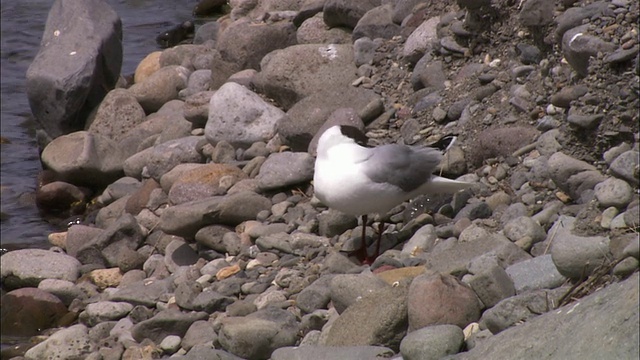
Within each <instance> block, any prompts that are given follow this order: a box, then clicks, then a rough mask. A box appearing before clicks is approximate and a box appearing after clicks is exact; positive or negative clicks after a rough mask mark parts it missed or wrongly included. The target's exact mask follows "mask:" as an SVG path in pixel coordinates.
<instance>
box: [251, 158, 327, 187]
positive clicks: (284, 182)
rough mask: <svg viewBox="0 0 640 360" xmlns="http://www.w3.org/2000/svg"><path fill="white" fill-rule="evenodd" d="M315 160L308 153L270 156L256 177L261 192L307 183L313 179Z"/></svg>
mask: <svg viewBox="0 0 640 360" xmlns="http://www.w3.org/2000/svg"><path fill="white" fill-rule="evenodd" d="M314 163H315V158H314V157H312V156H311V155H309V154H308V153H294V152H281V153H274V154H271V155H270V156H269V157H268V158H267V160H266V161H265V162H264V164H262V166H261V167H260V173H259V174H258V176H256V180H258V187H259V188H260V189H261V190H263V191H269V190H274V189H279V188H284V187H287V186H291V185H296V184H300V183H303V182H308V181H310V180H311V179H312V178H313V170H314Z"/></svg>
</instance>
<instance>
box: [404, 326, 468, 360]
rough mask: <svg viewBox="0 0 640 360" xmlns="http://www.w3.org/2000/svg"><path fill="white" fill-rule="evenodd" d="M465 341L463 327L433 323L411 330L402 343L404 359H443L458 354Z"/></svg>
mask: <svg viewBox="0 0 640 360" xmlns="http://www.w3.org/2000/svg"><path fill="white" fill-rule="evenodd" d="M463 343H464V334H463V333H462V329H461V328H459V327H457V326H455V325H433V326H427V327H424V328H422V329H418V330H416V331H413V332H410V333H409V334H407V336H405V337H404V339H402V342H401V343H400V353H401V354H402V358H403V359H404V360H418V359H442V358H443V357H445V356H447V355H451V354H457V353H458V351H460V348H461V347H462V345H463Z"/></svg>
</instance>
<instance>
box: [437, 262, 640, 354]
mask: <svg viewBox="0 0 640 360" xmlns="http://www.w3.org/2000/svg"><path fill="white" fill-rule="evenodd" d="M542 302H544V298H543V301H542ZM639 312H640V311H639V308H638V273H636V274H634V275H633V276H631V277H630V278H629V279H627V280H625V281H623V282H620V283H617V284H612V285H609V286H607V287H606V288H604V289H602V290H598V291H596V292H595V293H593V294H591V295H588V296H586V297H584V298H582V299H579V300H578V301H577V302H574V303H572V304H568V305H565V306H563V307H561V308H559V309H557V310H554V311H550V312H548V313H546V314H544V315H541V316H538V317H536V318H535V319H529V320H527V321H526V322H524V323H523V324H521V325H518V326H514V327H512V328H510V329H507V330H505V331H503V332H501V333H500V334H498V335H496V336H492V337H490V338H488V339H486V340H484V341H483V342H480V343H479V344H478V345H477V346H476V347H474V348H473V349H472V350H470V351H469V352H465V353H460V354H458V355H455V356H453V357H450V358H449V359H452V360H453V359H455V360H473V359H635V358H636V357H637V356H638V347H640V335H639V333H638V321H639V319H640V314H639Z"/></svg>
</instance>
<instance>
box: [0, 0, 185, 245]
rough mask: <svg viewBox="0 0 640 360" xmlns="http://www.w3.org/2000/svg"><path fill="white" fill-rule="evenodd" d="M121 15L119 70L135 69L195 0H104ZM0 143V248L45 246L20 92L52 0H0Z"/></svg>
mask: <svg viewBox="0 0 640 360" xmlns="http://www.w3.org/2000/svg"><path fill="white" fill-rule="evenodd" d="M107 2H108V3H109V4H110V5H111V7H112V8H113V9H114V10H115V11H116V12H117V13H118V15H119V16H120V18H121V19H122V29H123V48H124V59H123V64H122V74H124V75H128V74H132V73H133V72H134V71H135V68H136V66H137V65H138V63H139V62H140V60H142V59H143V58H144V57H145V56H147V55H148V54H149V53H151V52H153V51H156V50H158V45H157V44H156V42H155V37H156V36H157V35H158V34H159V33H160V32H162V31H163V30H167V29H168V28H171V27H172V26H174V25H176V24H179V23H182V22H183V21H185V20H190V19H192V16H191V12H192V9H193V7H194V6H195V4H196V3H197V1H196V0H107ZM0 3H1V9H2V10H1V13H2V18H1V21H0V24H1V28H2V33H1V36H0V40H1V47H0V55H1V56H0V58H1V69H0V75H1V81H0V89H1V98H0V103H1V108H2V116H1V120H2V121H1V123H2V137H3V139H6V140H8V141H9V143H5V144H2V145H0V160H1V167H0V175H1V176H0V179H1V180H0V183H1V211H2V220H1V221H0V235H1V236H0V248H5V249H17V248H28V247H39V248H47V247H49V244H48V242H47V235H48V234H50V233H52V232H56V231H60V230H61V229H57V228H55V227H54V226H53V225H51V224H49V223H48V222H47V221H46V220H44V219H43V218H42V217H41V216H40V214H39V212H38V209H37V207H36V206H35V201H34V198H35V195H34V192H35V188H36V176H37V175H38V173H39V172H40V170H41V169H42V167H41V164H40V158H39V154H38V148H37V145H36V140H35V129H36V128H37V124H36V123H35V120H34V119H33V117H32V115H31V109H30V108H29V102H28V100H27V95H26V92H25V73H26V71H27V68H28V67H29V64H30V63H31V61H32V60H33V58H34V57H35V56H36V54H37V53H38V48H39V46H40V39H41V37H42V32H43V31H44V25H45V22H46V20H47V15H48V13H49V9H50V8H51V5H52V4H53V0H2V1H1V2H0Z"/></svg>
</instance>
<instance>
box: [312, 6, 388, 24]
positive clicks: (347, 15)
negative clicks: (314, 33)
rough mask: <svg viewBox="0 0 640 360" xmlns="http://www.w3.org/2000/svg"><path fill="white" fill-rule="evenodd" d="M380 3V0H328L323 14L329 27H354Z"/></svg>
mask: <svg viewBox="0 0 640 360" xmlns="http://www.w3.org/2000/svg"><path fill="white" fill-rule="evenodd" d="M379 5H380V0H364V1H357V2H353V1H345V0H328V1H326V2H325V4H324V8H323V9H322V14H323V16H324V22H325V24H327V26H329V27H338V26H343V27H348V28H351V29H353V28H354V27H356V25H357V24H358V21H359V20H360V19H361V18H362V17H363V16H364V14H366V13H367V12H368V11H369V10H371V9H373V8H375V7H376V6H379Z"/></svg>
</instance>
